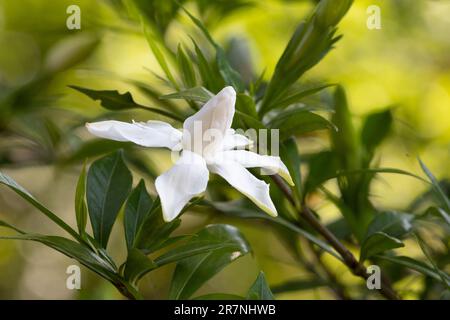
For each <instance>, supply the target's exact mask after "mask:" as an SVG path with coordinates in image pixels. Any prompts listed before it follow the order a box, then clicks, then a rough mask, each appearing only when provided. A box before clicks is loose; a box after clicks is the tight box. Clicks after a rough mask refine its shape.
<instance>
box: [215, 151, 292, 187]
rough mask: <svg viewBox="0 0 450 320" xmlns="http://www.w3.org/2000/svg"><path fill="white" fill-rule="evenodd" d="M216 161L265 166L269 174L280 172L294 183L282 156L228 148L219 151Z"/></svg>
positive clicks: (248, 165) (289, 181) (255, 166)
mask: <svg viewBox="0 0 450 320" xmlns="http://www.w3.org/2000/svg"><path fill="white" fill-rule="evenodd" d="M214 160H215V162H219V163H220V162H223V163H228V162H237V163H239V164H240V165H242V166H243V167H245V168H263V169H266V170H268V171H269V172H268V173H267V174H279V175H280V176H281V177H282V178H283V179H284V180H286V182H287V183H289V184H290V185H291V186H293V185H294V181H292V178H291V175H290V174H289V170H288V169H287V167H286V166H285V164H284V163H283V161H281V159H280V157H274V156H266V155H260V154H257V153H254V152H251V151H246V150H228V151H222V152H220V153H217V154H216V156H215V158H214Z"/></svg>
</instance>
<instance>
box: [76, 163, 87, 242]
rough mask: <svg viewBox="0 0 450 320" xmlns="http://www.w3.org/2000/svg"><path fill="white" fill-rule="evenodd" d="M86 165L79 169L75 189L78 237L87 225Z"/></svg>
mask: <svg viewBox="0 0 450 320" xmlns="http://www.w3.org/2000/svg"><path fill="white" fill-rule="evenodd" d="M85 195H86V163H85V164H84V165H83V169H81V173H80V177H79V178H78V183H77V188H76V190H75V215H76V220H77V226H78V232H79V234H80V235H83V234H84V233H85V229H86V223H87V205H86V199H85Z"/></svg>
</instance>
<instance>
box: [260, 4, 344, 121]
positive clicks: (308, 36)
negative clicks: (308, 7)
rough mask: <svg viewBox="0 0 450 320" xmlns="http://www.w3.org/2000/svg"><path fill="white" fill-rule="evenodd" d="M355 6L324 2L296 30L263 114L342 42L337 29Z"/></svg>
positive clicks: (262, 110) (273, 78)
mask: <svg viewBox="0 0 450 320" xmlns="http://www.w3.org/2000/svg"><path fill="white" fill-rule="evenodd" d="M352 2H353V1H351V0H338V1H321V2H320V3H319V4H318V6H317V8H316V10H315V12H314V13H313V14H312V16H311V17H310V18H309V19H308V20H307V21H305V22H302V23H301V24H300V25H299V26H298V27H297V29H296V30H295V32H294V34H293V36H292V37H291V39H290V41H289V43H288V45H287V46H286V49H285V50H284V52H283V54H282V56H281V57H280V59H279V60H278V63H277V65H276V67H275V72H274V74H273V76H272V79H271V80H270V83H269V85H268V87H267V90H266V93H265V95H264V100H263V104H262V106H261V109H260V113H261V114H265V113H266V112H268V111H270V110H271V109H273V108H276V107H277V102H278V101H279V100H280V99H282V97H283V94H284V93H285V92H286V91H287V90H288V89H289V88H290V87H291V86H292V85H293V84H294V83H295V82H296V81H297V80H298V79H299V78H300V77H301V76H302V75H303V74H304V73H305V72H306V71H307V70H309V69H311V68H312V67H313V66H314V65H316V64H317V63H318V62H319V61H320V60H321V59H322V58H323V57H324V56H325V55H326V54H327V53H328V52H329V51H330V49H331V48H332V46H333V45H334V44H335V43H336V42H337V41H338V40H339V38H340V37H336V36H335V33H336V28H335V26H336V24H337V23H338V22H339V21H340V20H341V19H342V17H343V16H344V15H345V13H346V12H347V10H348V9H349V8H350V6H351V4H352Z"/></svg>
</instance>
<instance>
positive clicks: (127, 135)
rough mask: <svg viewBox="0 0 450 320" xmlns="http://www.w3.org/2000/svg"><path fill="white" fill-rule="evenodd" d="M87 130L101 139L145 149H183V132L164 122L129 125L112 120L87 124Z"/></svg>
mask: <svg viewBox="0 0 450 320" xmlns="http://www.w3.org/2000/svg"><path fill="white" fill-rule="evenodd" d="M86 128H87V129H88V130H89V132H90V133H92V134H93V135H96V136H98V137H101V138H106V139H111V140H116V141H131V142H134V143H136V144H139V145H141V146H144V147H165V148H169V149H172V150H176V149H177V148H180V147H181V136H182V133H181V131H180V130H177V129H175V128H174V127H172V126H171V125H170V124H168V123H165V122H162V121H148V122H133V123H128V122H121V121H114V120H110V121H100V122H93V123H86Z"/></svg>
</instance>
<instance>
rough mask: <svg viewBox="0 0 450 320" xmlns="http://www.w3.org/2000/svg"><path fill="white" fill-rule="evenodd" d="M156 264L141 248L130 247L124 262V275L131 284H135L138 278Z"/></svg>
mask: <svg viewBox="0 0 450 320" xmlns="http://www.w3.org/2000/svg"><path fill="white" fill-rule="evenodd" d="M156 267H157V266H156V265H155V264H154V263H153V261H152V260H150V259H149V258H148V257H147V256H146V255H145V254H144V253H143V252H142V251H141V250H138V249H135V248H131V249H129V250H128V257H127V261H126V264H125V270H124V277H125V279H126V280H128V281H129V282H130V283H131V284H133V285H137V283H138V282H139V280H140V279H141V278H142V277H143V276H144V275H146V274H147V273H148V272H150V271H152V270H153V269H155V268H156Z"/></svg>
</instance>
